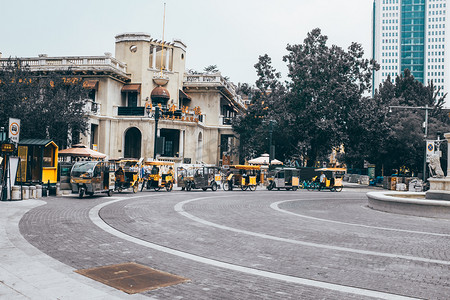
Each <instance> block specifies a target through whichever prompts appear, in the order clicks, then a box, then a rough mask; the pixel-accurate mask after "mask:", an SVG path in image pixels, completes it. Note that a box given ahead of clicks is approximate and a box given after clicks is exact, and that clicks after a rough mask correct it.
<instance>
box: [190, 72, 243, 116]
mask: <svg viewBox="0 0 450 300" xmlns="http://www.w3.org/2000/svg"><path fill="white" fill-rule="evenodd" d="M184 84H185V85H186V86H189V85H196V86H198V85H200V86H202V85H204V86H210V85H219V86H223V87H224V88H226V89H227V90H228V92H229V93H230V94H231V95H233V100H234V101H235V102H236V103H237V104H239V105H240V106H241V107H242V108H245V107H246V106H245V102H244V101H243V100H242V97H241V96H239V95H238V94H237V93H236V87H235V86H234V85H233V84H232V83H231V82H229V81H228V80H226V79H225V78H224V77H223V76H222V75H221V74H220V73H215V74H208V73H202V74H185V75H184Z"/></svg>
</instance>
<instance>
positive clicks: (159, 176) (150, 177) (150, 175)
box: [141, 161, 174, 192]
mask: <svg viewBox="0 0 450 300" xmlns="http://www.w3.org/2000/svg"><path fill="white" fill-rule="evenodd" d="M173 167H174V163H173V162H168V161H147V162H145V163H144V164H143V168H144V177H143V182H142V188H141V191H142V190H143V189H144V187H145V188H146V189H148V190H150V189H154V190H155V191H159V190H160V189H164V188H165V189H166V191H168V192H170V191H172V189H173V184H174V171H173Z"/></svg>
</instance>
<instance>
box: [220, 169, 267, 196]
mask: <svg viewBox="0 0 450 300" xmlns="http://www.w3.org/2000/svg"><path fill="white" fill-rule="evenodd" d="M259 171H260V166H250V165H234V166H229V169H228V170H227V171H226V176H225V177H226V179H225V181H224V182H223V190H224V191H232V190H233V188H240V189H241V190H243V191H245V190H247V189H249V190H250V191H256V186H257V184H258V183H257V182H256V178H257V176H258V172H259Z"/></svg>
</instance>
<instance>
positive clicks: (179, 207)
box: [174, 197, 450, 265]
mask: <svg viewBox="0 0 450 300" xmlns="http://www.w3.org/2000/svg"><path fill="white" fill-rule="evenodd" d="M208 198H212V197H208ZM202 199H205V198H196V199H191V200H185V201H182V202H179V203H177V204H176V205H175V207H174V209H175V211H176V212H178V213H179V214H181V215H183V216H185V217H186V218H189V219H191V220H193V221H196V222H198V223H201V224H204V225H207V226H211V227H215V228H219V229H223V230H227V231H232V232H236V233H241V234H245V235H250V236H255V237H258V238H262V239H268V240H273V241H278V242H285V243H290V244H296V245H302V246H309V247H316V248H322V249H327V250H333V251H344V252H350V253H357V254H364V255H373V256H382V257H389V258H395V259H406V260H412V261H418V262H425V263H435V264H441V265H450V261H446V260H438V259H430V258H423V257H416V256H409V255H401V254H391V253H384V252H377V251H370V250H359V249H353V248H346V247H339V246H331V245H325V244H318V243H312V242H305V241H299V240H292V239H287V238H281V237H277V236H272V235H268V234H263V233H257V232H253V231H248V230H242V229H237V228H233V227H229V226H225V225H220V224H216V223H213V222H209V221H206V220H204V219H201V218H199V217H196V216H194V215H191V214H190V213H188V212H186V211H185V210H184V209H183V206H184V205H185V204H187V203H190V202H194V201H198V200H202Z"/></svg>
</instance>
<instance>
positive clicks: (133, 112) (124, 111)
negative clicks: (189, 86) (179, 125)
mask: <svg viewBox="0 0 450 300" xmlns="http://www.w3.org/2000/svg"><path fill="white" fill-rule="evenodd" d="M154 110H155V109H154V108H153V110H152V112H154ZM160 113H161V115H160V119H161V120H163V119H165V118H166V119H168V120H174V121H180V120H181V121H190V122H192V121H193V120H195V119H198V121H199V122H200V123H204V122H205V120H206V116H205V115H195V114H194V113H193V112H192V111H190V112H189V113H182V111H181V110H180V109H177V110H176V111H175V113H172V112H169V111H168V109H167V108H165V107H164V108H163V110H162V111H161V112H160ZM117 115H118V116H136V117H143V116H145V117H147V112H146V111H145V107H144V106H135V107H128V106H117Z"/></svg>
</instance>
